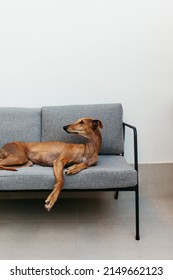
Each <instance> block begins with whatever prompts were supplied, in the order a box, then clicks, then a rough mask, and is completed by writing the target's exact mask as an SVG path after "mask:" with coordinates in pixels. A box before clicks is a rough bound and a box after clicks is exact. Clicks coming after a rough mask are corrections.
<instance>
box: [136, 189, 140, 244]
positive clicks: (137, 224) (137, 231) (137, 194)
mask: <svg viewBox="0 0 173 280" xmlns="http://www.w3.org/2000/svg"><path fill="white" fill-rule="evenodd" d="M135 208H136V209H135V210H136V240H140V235H139V191H138V186H136V191H135Z"/></svg>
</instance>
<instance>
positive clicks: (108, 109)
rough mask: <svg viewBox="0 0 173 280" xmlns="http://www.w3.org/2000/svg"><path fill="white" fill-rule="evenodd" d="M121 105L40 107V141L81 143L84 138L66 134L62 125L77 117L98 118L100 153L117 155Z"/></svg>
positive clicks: (121, 147)
mask: <svg viewBox="0 0 173 280" xmlns="http://www.w3.org/2000/svg"><path fill="white" fill-rule="evenodd" d="M122 115H123V113H122V105H121V104H98V105H69V106H58V107H43V108H42V141H64V142H71V143H81V142H83V141H84V139H83V138H82V137H80V136H77V135H72V134H67V133H66V132H65V131H64V130H63V126H64V125H67V124H70V123H72V122H74V121H76V120H77V119H79V118H83V117H90V118H95V119H100V120H101V121H102V123H103V129H102V138H103V142H102V146H101V150H100V154H105V155H106V154H107V155H109V154H112V155H116V154H117V155H118V154H121V153H122V152H123V149H124V145H123V137H122V117H123V116H122Z"/></svg>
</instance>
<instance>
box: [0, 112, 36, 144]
mask: <svg viewBox="0 0 173 280" xmlns="http://www.w3.org/2000/svg"><path fill="white" fill-rule="evenodd" d="M0 120H1V127H0V147H2V146H3V145H4V144H5V143H8V142H14V141H27V142H34V141H40V137H41V109H35V108H34V109H28V108H0Z"/></svg>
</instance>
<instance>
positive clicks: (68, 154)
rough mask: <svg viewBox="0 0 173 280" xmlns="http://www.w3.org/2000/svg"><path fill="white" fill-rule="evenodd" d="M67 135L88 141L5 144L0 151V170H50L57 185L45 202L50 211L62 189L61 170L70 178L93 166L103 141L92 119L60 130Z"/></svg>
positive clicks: (77, 122)
mask: <svg viewBox="0 0 173 280" xmlns="http://www.w3.org/2000/svg"><path fill="white" fill-rule="evenodd" d="M63 128H64V130H65V131H66V132H68V133H75V134H79V135H82V136H83V137H85V138H87V142H86V143H85V144H69V143H64V142H30V143H27V142H13V143H7V144H5V145H4V146H3V147H2V149H1V150H0V169H4V170H12V171H17V169H16V168H15V167H16V165H17V167H21V166H32V165H33V163H35V164H39V165H43V166H53V170H54V175H55V179H56V184H55V186H54V190H53V191H52V192H51V194H50V195H49V196H48V198H47V199H46V201H45V208H46V209H47V210H48V211H50V210H51V208H52V206H53V205H54V203H55V202H56V200H57V198H58V196H59V194H60V191H61V189H62V187H63V185H64V178H63V169H64V167H65V166H67V165H68V166H69V165H70V167H68V168H67V169H66V174H67V175H72V174H75V173H78V172H80V171H81V170H82V169H86V168H88V167H89V166H93V165H95V164H96V162H97V159H98V152H99V150H100V146H101V142H102V137H101V133H100V128H103V125H102V122H101V121H100V120H94V119H91V118H83V119H79V120H78V121H76V122H75V123H73V124H69V125H67V126H64V127H63ZM11 166H12V167H11Z"/></svg>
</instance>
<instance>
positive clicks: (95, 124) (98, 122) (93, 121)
mask: <svg viewBox="0 0 173 280" xmlns="http://www.w3.org/2000/svg"><path fill="white" fill-rule="evenodd" d="M92 124H93V128H94V129H96V128H97V127H99V128H101V129H102V128H103V124H102V122H101V121H100V120H92Z"/></svg>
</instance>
